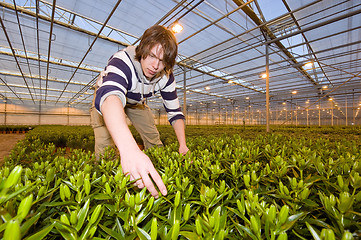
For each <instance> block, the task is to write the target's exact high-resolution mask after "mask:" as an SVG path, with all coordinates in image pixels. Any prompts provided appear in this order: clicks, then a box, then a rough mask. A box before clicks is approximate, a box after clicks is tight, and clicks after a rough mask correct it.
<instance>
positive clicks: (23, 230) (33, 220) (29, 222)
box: [20, 212, 42, 236]
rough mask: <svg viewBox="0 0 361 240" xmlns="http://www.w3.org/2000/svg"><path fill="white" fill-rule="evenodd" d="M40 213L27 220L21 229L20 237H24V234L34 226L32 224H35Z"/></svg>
mask: <svg viewBox="0 0 361 240" xmlns="http://www.w3.org/2000/svg"><path fill="white" fill-rule="evenodd" d="M41 214H42V212H38V213H37V214H35V215H34V216H32V217H31V218H30V219H29V220H27V221H26V222H24V223H23V224H22V225H21V227H20V230H21V235H23V236H24V235H25V233H26V232H27V231H28V230H29V229H30V228H31V226H33V225H34V223H36V222H37V221H38V220H39V218H40V216H41Z"/></svg>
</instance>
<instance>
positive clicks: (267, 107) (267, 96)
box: [266, 44, 269, 133]
mask: <svg viewBox="0 0 361 240" xmlns="http://www.w3.org/2000/svg"><path fill="white" fill-rule="evenodd" d="M268 48H269V45H268V44H266V75H267V77H266V132H267V133H269V51H268Z"/></svg>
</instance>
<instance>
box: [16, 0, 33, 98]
mask: <svg viewBox="0 0 361 240" xmlns="http://www.w3.org/2000/svg"><path fill="white" fill-rule="evenodd" d="M13 3H14V8H15V13H16V19H17V21H18V27H19V32H20V37H21V42H22V44H23V49H24V52H25V58H26V62H27V64H28V69H29V74H30V79H31V82H32V84H33V89H34V87H35V86H34V80H33V76H32V74H31V69H30V63H29V59H28V53H27V52H26V47H25V41H24V36H23V31H22V30H21V24H20V19H19V14H18V10H17V7H16V3H15V0H13ZM34 91H35V89H34Z"/></svg>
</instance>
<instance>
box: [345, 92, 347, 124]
mask: <svg viewBox="0 0 361 240" xmlns="http://www.w3.org/2000/svg"><path fill="white" fill-rule="evenodd" d="M345 111H346V127H347V120H348V119H347V96H345Z"/></svg>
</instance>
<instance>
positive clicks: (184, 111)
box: [183, 68, 187, 119]
mask: <svg viewBox="0 0 361 240" xmlns="http://www.w3.org/2000/svg"><path fill="white" fill-rule="evenodd" d="M186 73H187V72H186V69H185V68H183V114H184V118H185V119H187V83H186V78H187V74H186Z"/></svg>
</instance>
